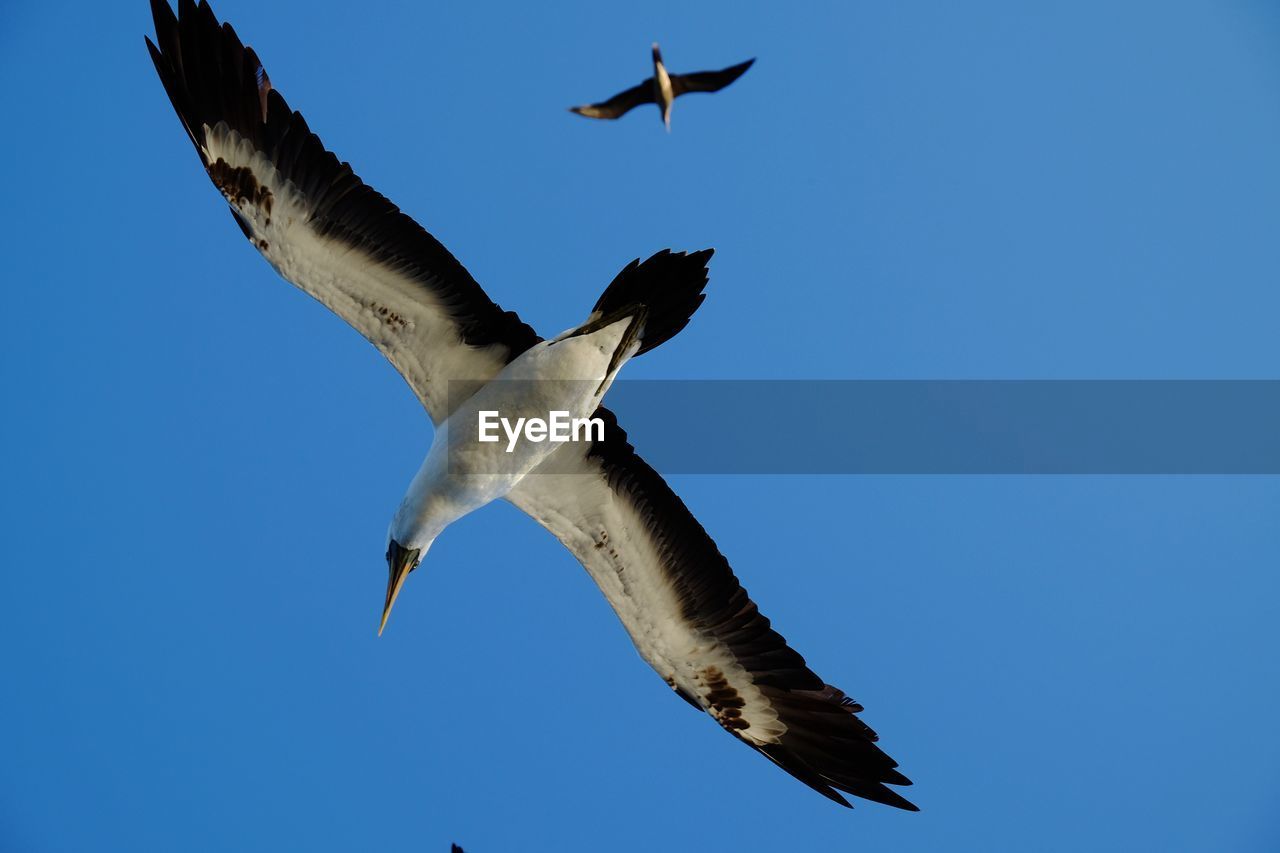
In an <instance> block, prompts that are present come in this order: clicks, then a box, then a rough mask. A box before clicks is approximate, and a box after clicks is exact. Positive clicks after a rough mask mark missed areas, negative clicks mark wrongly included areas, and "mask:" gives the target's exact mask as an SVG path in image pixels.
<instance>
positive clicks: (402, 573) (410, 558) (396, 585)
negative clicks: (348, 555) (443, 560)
mask: <svg viewBox="0 0 1280 853" xmlns="http://www.w3.org/2000/svg"><path fill="white" fill-rule="evenodd" d="M404 539H405V541H404V542H401V540H400V539H397V538H396V536H395V534H394V533H392V534H391V535H390V536H388V537H387V601H386V603H385V604H383V605H382V621H381V622H380V623H379V624H378V636H379V637H381V636H382V632H383V631H384V630H385V629H386V627H387V619H388V618H390V616H391V607H392V605H394V604H395V603H396V596H398V595H400V590H401V588H403V587H404V582H405V579H406V578H408V577H409V573H410V572H412V571H413V570H414V569H416V568H417V567H418V564H419V563H421V562H422V557H423V556H424V555H425V554H426V553H427V549H429V548H430V547H431V543H432V541H434V540H431V539H428V540H426V541H425V542H421V543H416V544H415V543H414V539H413V537H404Z"/></svg>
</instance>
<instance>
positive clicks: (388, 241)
mask: <svg viewBox="0 0 1280 853" xmlns="http://www.w3.org/2000/svg"><path fill="white" fill-rule="evenodd" d="M151 8H152V15H153V17H154V20H155V28H156V39H155V42H152V41H151V40H150V39H147V49H148V50H149V51H150V54H151V59H152V61H153V63H154V64H155V68H156V72H157V73H158V74H159V76H160V80H161V82H162V83H163V85H164V89H165V91H166V92H167V93H168V95H169V99H170V101H171V102H172V104H173V108H174V110H175V111H176V112H177V114H178V118H179V119H180V121H181V124H182V127H183V129H184V131H185V133H186V135H187V137H188V140H189V141H190V142H191V143H192V144H193V146H194V147H195V150H196V153H197V155H198V156H199V158H200V162H201V165H202V166H203V167H204V168H205V170H206V172H207V173H208V175H209V178H210V179H211V180H212V181H213V184H214V186H215V187H216V188H217V190H218V192H219V193H220V194H221V196H222V198H223V200H224V201H225V202H226V203H227V205H228V207H229V209H230V213H231V216H232V218H233V219H234V220H235V223H236V226H237V228H238V229H239V233H242V234H243V235H244V237H245V238H246V239H247V240H248V241H249V243H250V244H251V245H252V246H253V247H254V248H255V249H256V250H257V251H258V252H260V253H261V254H262V255H263V257H265V258H266V260H267V261H268V262H269V263H270V264H271V266H272V267H274V268H275V270H276V271H277V272H278V273H279V274H280V275H281V276H283V277H284V278H285V279H286V280H287V281H289V282H290V283H292V284H293V285H295V286H297V287H298V288H300V289H301V290H303V291H305V292H306V293H308V294H310V295H311V296H312V297H314V298H315V299H317V300H319V301H320V302H321V303H322V304H324V305H325V306H327V307H328V308H329V309H330V310H332V311H333V312H334V313H335V314H337V315H338V316H339V317H341V318H342V319H344V320H346V321H347V322H348V323H349V324H351V326H352V327H354V328H355V329H356V331H358V332H360V333H361V334H362V335H363V336H364V337H365V338H367V339H368V340H369V341H370V342H371V343H372V344H373V345H374V346H375V347H377V348H378V350H379V351H380V352H382V354H383V355H384V356H386V357H387V359H388V360H389V361H390V362H391V364H392V365H393V366H394V367H395V368H396V369H397V370H398V371H399V372H400V374H401V375H402V376H403V377H404V379H405V381H406V382H407V383H408V384H409V387H410V388H411V389H412V390H413V392H414V394H415V395H416V396H417V398H418V400H419V402H421V404H422V406H423V408H425V409H426V411H427V414H428V415H429V416H430V417H431V420H432V422H433V423H434V425H435V430H434V434H433V437H432V441H431V447H430V449H429V451H428V453H427V456H426V459H425V461H424V462H423V463H422V466H421V467H420V468H419V470H418V473H417V474H416V475H415V476H414V477H413V480H412V482H411V483H410V485H409V488H408V490H407V492H406V494H405V496H404V498H403V499H402V501H401V503H400V506H399V508H398V509H397V510H396V512H395V513H394V516H393V518H392V521H391V524H390V526H389V529H388V531H387V538H386V543H387V551H386V561H387V587H386V597H385V601H384V604H383V608H382V619H381V624H380V626H379V633H381V630H382V628H385V627H386V624H387V617H388V616H389V614H390V612H391V608H392V605H393V604H394V603H395V601H396V597H397V596H398V595H399V594H400V592H401V589H402V587H403V586H404V584H405V580H406V578H407V577H408V576H409V575H410V573H412V572H414V571H415V570H416V569H417V568H418V567H419V565H420V564H421V562H422V559H423V557H424V556H425V555H426V554H427V551H428V549H430V547H431V545H432V543H434V542H435V541H436V538H437V537H438V536H440V535H441V533H442V532H443V531H444V530H445V528H446V527H448V526H449V525H450V524H451V523H452V522H453V521H455V520H457V519H458V518H461V517H462V516H464V515H466V514H467V513H469V512H471V511H473V510H476V509H479V508H480V507H482V506H484V505H486V504H488V503H490V502H492V501H494V500H496V499H499V498H502V499H505V500H507V501H508V502H510V503H511V504H513V505H514V506H515V507H516V508H518V509H520V510H521V511H523V512H525V513H526V514H528V515H529V516H530V517H532V518H533V519H534V520H535V521H536V522H538V523H539V524H541V525H542V526H543V527H544V528H546V529H547V530H548V531H549V532H550V533H551V534H552V535H554V536H555V537H556V538H557V539H558V540H559V541H560V542H561V543H562V544H563V545H564V546H565V547H566V548H567V549H568V551H569V552H570V553H571V554H572V555H573V556H574V557H575V558H576V559H577V561H578V562H579V563H581V564H582V566H583V568H585V569H586V571H587V573H588V574H589V575H590V576H591V578H592V580H594V581H595V583H596V584H597V585H598V586H599V587H600V590H601V592H602V593H603V594H604V597H605V598H606V599H607V601H608V603H609V604H610V605H611V606H612V608H613V610H614V612H615V613H616V614H617V616H618V617H619V619H620V620H621V621H622V624H623V626H624V627H625V628H626V630H627V633H628V634H629V635H630V637H631V639H632V642H633V643H634V644H635V646H636V649H637V651H638V652H639V653H640V656H641V657H642V658H643V659H644V660H645V661H646V662H647V663H648V664H649V665H650V666H652V667H653V668H654V669H655V670H656V671H657V672H658V674H659V675H660V676H661V677H662V679H663V681H665V682H666V684H667V686H668V687H669V688H670V689H671V690H672V691H673V692H674V693H675V695H677V696H679V697H680V698H681V699H682V700H684V701H685V702H687V703H688V704H689V705H690V706H692V707H693V708H694V709H696V710H697V711H698V712H699V713H705V714H707V715H709V716H710V717H711V718H712V719H713V720H714V721H715V722H716V723H718V724H719V725H720V726H721V727H722V728H723V729H724V730H725V731H727V732H728V733H729V734H731V735H732V736H733V737H734V738H735V739H737V740H738V741H740V742H742V743H743V744H746V745H747V746H749V747H751V748H752V749H754V750H756V751H757V752H760V753H761V754H762V755H764V756H765V757H766V758H768V759H769V760H770V761H772V762H773V763H775V764H777V765H778V766H779V767H781V768H782V769H783V770H785V771H786V772H787V773H790V774H791V775H792V776H794V777H796V778H797V779H799V780H800V781H801V782H803V783H804V784H806V785H808V786H810V787H811V788H813V789H814V790H816V791H818V792H819V793H821V794H823V795H824V796H826V797H828V798H830V799H832V800H834V801H835V802H837V803H840V804H842V805H845V806H848V805H849V803H848V801H847V800H846V799H845V798H844V797H843V796H841V793H840V792H844V793H847V794H853V795H855V796H859V797H865V798H866V799H869V800H874V801H875V802H879V803H885V804H888V805H891V806H896V807H897V808H901V809H909V810H913V811H914V810H915V806H914V805H912V804H911V803H910V802H908V801H907V800H905V799H904V798H903V797H902V796H900V795H899V794H898V793H897V792H896V791H893V790H891V789H890V788H889V787H887V786H888V785H909V784H911V783H910V781H909V780H908V779H907V778H906V777H905V776H903V775H902V774H901V773H899V772H898V771H897V770H896V769H895V768H896V767H897V762H895V761H894V760H893V759H892V758H890V757H889V756H888V755H886V754H885V753H884V752H883V751H881V750H880V748H879V747H878V746H877V745H876V740H877V737H876V733H875V732H874V731H872V730H871V728H870V727H869V726H867V725H866V724H865V723H864V722H863V721H862V720H861V719H859V717H858V713H859V712H860V711H862V706H861V705H859V704H857V703H856V702H854V701H853V700H852V699H850V698H848V697H847V696H845V694H844V693H843V692H841V691H840V690H838V689H837V688H835V687H832V686H831V685H829V684H827V683H826V682H825V681H823V680H822V679H821V678H820V677H819V676H818V675H817V674H816V673H814V672H813V670H811V669H809V667H808V666H807V664H806V663H805V660H804V658H803V657H801V656H800V654H799V653H797V652H796V651H794V650H793V649H792V648H791V647H790V646H788V645H787V642H786V640H785V639H783V637H782V636H781V635H780V634H779V633H778V632H777V631H775V630H773V628H772V627H771V625H770V623H769V620H768V619H766V618H765V617H764V616H763V615H762V614H761V613H760V611H759V610H758V609H757V608H756V605H755V604H754V603H753V602H752V601H751V599H750V598H749V597H748V595H747V591H746V590H745V589H744V588H743V587H742V584H741V583H739V581H738V579H737V577H735V576H734V573H733V570H732V569H731V568H730V566H729V562H728V560H726V559H725V557H724V556H723V555H722V554H721V553H720V551H719V549H718V548H717V547H716V544H715V542H714V541H712V539H711V537H710V536H709V535H708V534H707V532H706V530H704V529H703V527H702V525H701V524H699V523H698V520H697V519H696V518H694V516H693V514H692V513H691V512H690V511H689V509H688V508H687V507H686V506H685V505H684V503H683V502H682V501H681V500H680V498H679V497H678V496H677V495H676V494H675V492H674V491H672V489H671V487H670V486H669V485H668V484H667V483H666V481H665V480H663V478H662V476H661V475H660V474H659V473H658V472H657V471H655V470H654V469H653V468H652V467H650V466H649V465H648V464H647V463H646V462H645V461H644V460H643V459H642V458H641V457H640V456H639V455H638V454H637V453H636V452H635V449H634V448H633V447H632V446H631V444H630V442H629V441H628V440H627V434H626V433H625V432H624V431H623V429H622V427H621V426H620V425H619V424H618V420H617V418H616V417H615V416H614V415H613V413H612V412H610V411H609V410H608V409H607V408H605V407H604V406H602V405H601V404H600V401H601V398H602V397H603V396H604V394H605V393H606V391H607V390H608V387H609V384H610V383H611V382H612V381H613V378H614V376H615V375H616V374H617V372H618V370H619V369H621V368H622V367H623V366H624V364H625V363H626V362H628V361H629V360H630V359H631V358H634V357H636V356H641V355H644V354H645V353H647V352H649V351H650V350H652V349H654V348H655V347H657V346H659V345H660V344H662V343H663V342H665V341H667V340H668V339H670V338H671V337H672V336H673V335H675V334H676V333H678V332H680V331H681V330H682V329H683V328H684V327H685V325H686V324H687V323H688V322H689V319H690V318H691V317H692V315H693V313H694V311H695V310H697V308H698V306H699V305H701V304H702V302H703V299H704V293H703V289H704V288H705V286H706V284H707V262H708V261H709V260H710V258H711V250H709V249H707V250H703V251H700V252H693V253H687V254H686V253H684V252H671V251H668V250H664V251H661V252H658V253H657V254H655V255H653V256H652V257H650V258H649V259H648V260H646V261H644V262H643V263H641V262H639V260H635V261H632V262H631V263H630V264H628V265H627V266H625V267H624V268H623V269H622V271H621V272H620V273H618V275H617V276H616V277H615V278H614V279H613V281H612V282H611V283H610V284H609V286H608V287H607V288H605V290H604V293H603V294H602V295H601V296H600V298H599V299H598V300H597V301H596V303H595V305H594V307H593V308H592V309H591V311H590V313H589V314H588V315H587V318H586V320H585V321H584V322H583V323H581V324H580V325H578V326H576V327H573V328H570V329H569V330H567V331H566V332H564V333H562V334H561V335H559V336H557V337H555V338H552V339H550V340H548V339H545V338H543V337H541V336H539V335H538V334H537V333H536V332H535V331H534V330H533V329H532V328H531V327H529V326H528V325H526V324H525V323H524V322H522V321H521V320H520V318H519V317H518V316H517V315H516V314H515V313H514V312H511V311H504V310H503V309H502V308H500V307H499V306H498V305H497V304H495V303H494V302H493V301H492V300H491V299H490V298H489V297H488V295H487V294H486V293H485V292H484V290H483V289H482V288H481V286H480V285H479V284H478V283H477V282H476V280H475V279H474V278H472V277H471V275H470V273H468V272H467V270H466V269H465V268H464V267H463V266H462V264H461V263H459V262H458V260H457V259H456V258H454V256H453V255H452V254H450V253H449V251H448V250H447V249H446V248H445V247H444V246H443V245H441V244H440V242H439V241H437V240H436V239H435V238H434V237H432V236H431V234H429V233H428V232H427V231H426V229H424V228H423V227H422V226H421V225H419V224H418V223H417V222H415V221H414V220H413V219H411V218H410V217H409V216H408V215H406V214H405V213H403V212H402V211H401V210H400V209H399V208H398V207H396V206H395V205H394V204H392V203H391V202H390V201H389V200H387V198H386V197H385V196H383V195H381V194H380V193H379V192H377V191H376V190H374V189H373V188H372V187H370V186H368V185H367V184H365V183H364V182H363V181H361V180H360V178H358V177H357V176H356V174H355V172H354V171H352V169H351V166H350V165H349V164H347V163H345V162H342V161H340V160H339V159H338V158H337V157H336V156H335V155H334V154H333V153H332V152H330V151H329V150H328V149H326V148H325V147H324V144H323V143H322V142H321V141H320V138H319V137H318V136H316V134H315V133H313V132H312V131H311V129H310V127H309V126H308V125H307V122H306V120H305V119H303V117H302V115H301V113H298V112H295V111H294V110H293V109H291V108H290V106H289V104H288V103H287V102H286V101H285V99H284V97H283V95H281V93H280V91H279V89H277V88H276V87H275V86H273V85H272V82H271V80H270V78H269V77H268V76H267V74H266V71H265V70H264V69H263V67H262V64H261V63H260V62H259V61H258V57H257V55H256V54H255V53H254V51H253V49H252V48H249V47H246V46H244V45H243V43H242V42H241V41H240V38H239V37H238V36H237V35H236V32H235V30H234V29H232V28H231V26H230V25H229V24H222V23H219V22H218V19H217V18H216V17H215V16H214V14H213V11H212V10H211V9H210V7H209V4H208V3H207V2H206V0H201V2H200V4H199V5H198V6H197V5H196V3H195V2H194V0H179V1H178V12H177V14H176V15H175V14H174V11H173V9H171V8H170V6H169V3H168V0H151ZM672 91H674V89H673V90H672ZM526 274H527V282H526V289H527V290H528V292H529V293H530V294H531V298H535V297H536V296H537V293H538V289H539V287H543V288H545V287H549V286H555V285H559V284H560V281H561V277H562V276H561V272H560V271H559V270H557V269H542V270H540V269H529V270H527V271H526ZM245 310H252V308H251V307H250V306H245ZM487 410H496V411H498V412H501V413H502V414H503V416H504V417H507V418H511V419H512V420H515V419H516V418H517V416H519V417H520V418H521V419H523V418H524V416H535V415H537V416H543V417H545V416H546V415H547V414H548V413H549V412H551V411H556V410H563V411H564V412H567V413H572V416H573V417H574V418H575V419H576V418H577V417H579V416H585V415H592V414H594V418H596V419H598V420H600V421H601V422H602V427H603V428H602V429H601V430H600V431H599V432H598V433H596V434H594V435H593V434H592V431H588V436H589V437H588V439H586V440H580V441H575V442H572V443H560V444H555V443H549V442H548V443H535V442H530V441H523V442H520V443H519V444H518V445H516V446H515V447H514V448H513V449H512V448H510V446H508V447H507V448H504V447H503V446H502V443H501V442H498V443H485V442H484V440H483V439H482V437H481V436H480V435H479V434H478V430H477V426H478V424H479V423H480V418H481V416H482V415H483V413H484V412H486V411H487ZM495 441H496V439H495ZM512 450H514V452H512ZM302 556H303V557H306V556H307V555H302ZM477 568H479V567H477ZM795 568H796V567H792V566H779V567H778V569H779V570H780V571H792V570H795ZM477 580H482V578H477ZM539 604H540V605H544V606H552V605H553V603H551V602H546V603H543V602H539ZM496 627H498V626H495V628H496ZM522 642H523V641H522V640H521V639H520V638H518V637H512V638H511V643H512V646H513V648H517V647H518V646H519V644H520V643H522ZM566 710H567V709H566ZM601 712H603V713H608V711H607V709H602V710H601ZM644 736H645V733H644V732H635V733H631V734H628V735H627V736H625V737H624V738H623V739H622V741H621V742H622V743H625V744H632V745H634V744H635V743H636V742H637V741H638V740H643V737H644ZM641 748H642V747H641ZM709 783H710V784H713V782H709Z"/></svg>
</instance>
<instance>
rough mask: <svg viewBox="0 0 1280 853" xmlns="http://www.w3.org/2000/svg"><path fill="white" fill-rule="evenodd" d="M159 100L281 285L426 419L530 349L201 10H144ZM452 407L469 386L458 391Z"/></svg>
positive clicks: (515, 324) (185, 6) (526, 331)
mask: <svg viewBox="0 0 1280 853" xmlns="http://www.w3.org/2000/svg"><path fill="white" fill-rule="evenodd" d="M151 10H152V15H153V17H154V18H155V26H156V41H155V43H152V42H151V40H150V39H147V47H148V49H149V50H150V51H151V59H152V61H153V62H155V66H156V71H157V72H159V74H160V79H161V81H162V82H163V83H164V88H165V91H166V92H168V94H169V99H170V100H171V101H172V102H173V107H174V109H175V110H177V113H178V118H180V119H181V120H182V124H183V126H184V127H185V128H186V131H187V134H188V135H189V136H190V137H191V141H192V143H194V145H195V147H196V153H197V154H199V155H200V161H201V162H202V163H203V164H204V166H205V169H206V170H207V171H208V173H209V177H210V178H211V179H212V180H213V183H214V184H215V185H216V186H217V188H218V190H219V191H220V192H221V193H222V195H223V197H224V198H225V199H226V200H227V203H228V204H229V205H230V206H231V214H232V216H234V217H235V220H236V223H237V224H238V225H239V226H240V229H241V230H242V231H243V232H244V235H245V236H246V237H247V238H249V242H251V243H252V244H253V245H254V247H255V248H257V249H258V251H259V252H261V253H262V254H263V256H264V257H265V258H266V259H267V261H268V262H269V263H270V264H271V265H272V266H273V267H275V269H276V271H277V272H279V273H280V275H282V276H284V278H286V279H287V280H288V281H290V282H292V283H293V284H295V285H297V286H298V287H299V288H301V289H302V290H304V291H306V292H307V293H309V294H310V295H311V296H313V297H315V298H316V299H318V300H319V301H320V302H322V303H324V305H326V306H327V307H328V308H329V309H331V310H332V311H333V312H334V313H335V314H337V315H338V316H340V317H342V318H343V319H344V320H346V321H347V322H348V323H350V324H351V325H352V326H354V327H355V329H356V330H357V331H359V332H360V334H362V335H364V336H365V337H366V338H368V339H369V340H370V341H371V342H372V343H373V345H374V346H376V347H377V348H378V349H379V350H380V351H381V352H382V354H383V355H385V356H386V357H387V358H388V359H389V360H390V361H391V363H392V364H393V365H395V367H396V369H397V370H399V371H400V373H401V374H402V375H403V376H404V378H405V380H406V381H408V383H409V385H410V386H411V387H412V388H413V390H414V393H415V394H417V396H418V399H419V400H421V401H422V404H423V406H425V407H426V409H427V411H428V413H429V414H430V415H431V418H432V420H434V421H435V422H436V423H440V422H441V421H443V420H444V419H445V418H446V417H447V416H448V398H449V394H448V387H449V386H448V383H449V382H450V381H451V380H452V381H458V382H471V383H474V384H475V385H476V386H477V387H478V386H479V385H480V384H482V383H483V382H484V381H486V380H487V379H489V378H490V377H492V376H493V375H494V374H496V373H497V372H498V371H499V370H501V369H502V367H503V366H504V365H505V364H507V363H508V362H509V361H511V360H512V359H513V358H515V357H516V356H517V355H519V354H520V353H521V352H523V351H524V350H526V349H528V348H529V347H530V346H532V345H533V344H535V343H537V342H538V340H539V338H538V335H537V334H536V333H535V332H534V331H533V329H531V328H530V327H529V326H527V325H525V324H524V323H522V322H521V321H520V318H519V317H517V316H516V315H515V314H514V313H512V312H504V311H503V310H502V309H501V308H499V307H498V306H497V305H495V304H494V303H493V301H492V300H490V299H489V297H488V296H486V295H485V292H484V290H482V289H481V287H480V285H479V284H477V283H476V281H475V279H473V278H472V277H471V275H470V274H469V273H468V272H467V271H466V269H464V268H463V266H462V264H460V263H458V261H457V260H456V259H455V258H454V257H453V255H451V254H449V251H448V250H447V249H446V248H445V247H444V246H442V245H440V243H439V242H438V241H437V240H436V239H435V238H434V237H432V236H431V235H430V234H428V233H427V232H426V230H424V229H423V228H422V226H420V225H418V223H416V222H414V221H413V219H411V218H410V217H408V216H406V215H405V214H404V213H402V212H401V211H400V209H399V208H397V207H396V206H395V205H394V204H392V203H391V202H390V201H388V200H387V199H386V198H385V197H383V196H382V195H380V194H379V193H378V192H377V191H376V190H374V189H372V188H371V187H369V186H366V185H365V184H364V183H363V182H362V181H361V180H360V179H359V178H358V177H356V175H355V173H354V172H353V171H352V170H351V166H350V165H348V164H347V163H343V162H339V161H338V158H337V157H335V156H334V155H333V154H332V153H331V152H329V151H327V150H326V149H325V147H324V145H323V144H322V143H321V142H320V140H319V138H318V137H317V136H316V135H315V134H314V133H312V132H311V131H310V129H309V128H308V127H307V123H306V121H305V120H304V119H303V118H302V116H301V115H300V114H299V113H296V112H293V111H292V110H290V108H289V105H288V104H287V103H285V100H284V98H283V97H281V95H280V93H279V92H278V91H276V90H275V88H274V87H273V86H272V85H271V80H270V79H269V78H268V77H267V74H266V71H264V70H263V68H262V64H261V63H260V62H259V61H258V57H257V55H256V54H255V53H254V52H253V49H252V48H247V47H244V46H243V45H242V44H241V42H240V39H239V38H238V37H237V36H236V33H235V31H234V30H233V29H232V28H231V26H230V25H229V24H219V23H218V20H217V19H216V18H215V17H214V14H213V11H212V10H211V9H210V8H209V4H208V3H207V2H204V0H201V2H200V5H199V6H196V4H195V3H194V2H193V1H192V0H179V2H178V14H177V15H176V16H175V15H174V13H173V10H172V9H170V7H169V4H168V2H167V0H152V3H151ZM454 391H455V395H456V396H455V400H456V399H463V398H464V397H465V388H464V387H463V386H461V385H455V386H454Z"/></svg>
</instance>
